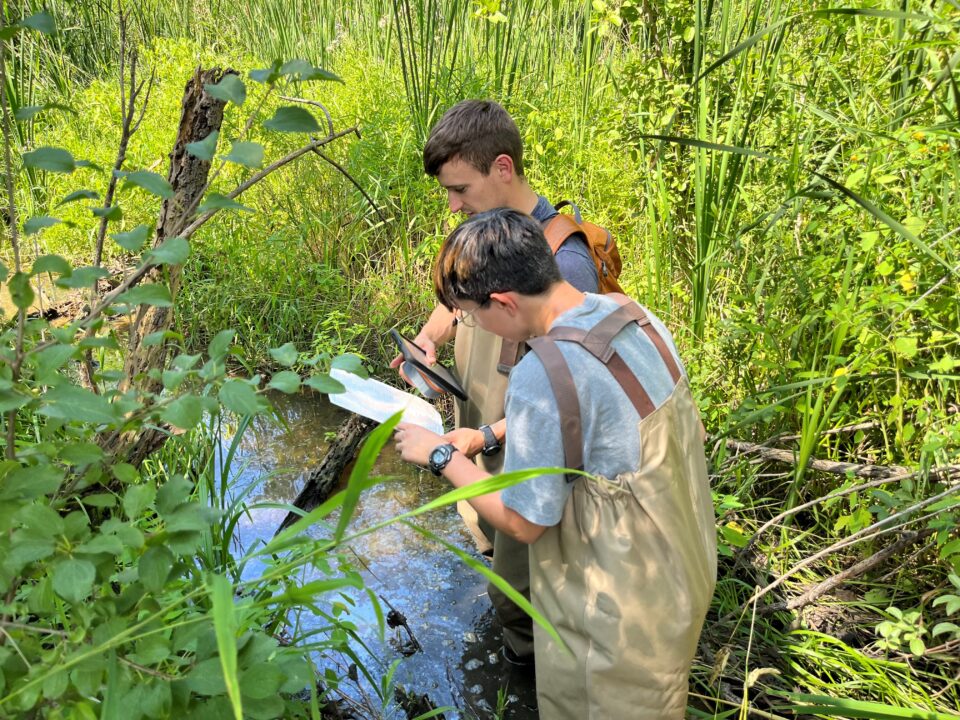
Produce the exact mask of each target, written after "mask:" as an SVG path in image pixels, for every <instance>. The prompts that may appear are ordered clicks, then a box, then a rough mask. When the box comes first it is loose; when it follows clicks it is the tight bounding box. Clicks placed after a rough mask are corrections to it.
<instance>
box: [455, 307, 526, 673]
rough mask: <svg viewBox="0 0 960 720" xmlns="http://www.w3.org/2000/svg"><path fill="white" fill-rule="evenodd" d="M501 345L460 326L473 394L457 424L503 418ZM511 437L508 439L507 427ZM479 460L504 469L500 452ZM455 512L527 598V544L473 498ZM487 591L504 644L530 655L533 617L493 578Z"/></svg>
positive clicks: (464, 370) (463, 372)
mask: <svg viewBox="0 0 960 720" xmlns="http://www.w3.org/2000/svg"><path fill="white" fill-rule="evenodd" d="M501 345H502V341H501V339H500V338H499V337H497V336H496V335H494V334H492V333H489V332H487V331H486V330H483V329H482V328H479V327H467V326H466V325H459V326H457V337H456V340H455V341H454V357H455V359H456V366H457V371H458V373H459V375H460V377H461V378H462V379H463V389H464V390H465V391H466V393H467V397H468V398H469V400H466V401H460V400H458V401H457V402H456V411H455V418H456V419H455V422H456V426H457V427H458V428H461V427H468V428H478V427H480V426H481V425H489V424H491V423H495V422H498V421H499V420H502V419H503V414H504V410H503V403H504V397H505V396H506V394H507V374H506V373H501V372H498V371H497V365H498V363H499V361H500V353H501ZM514 347H516V346H514ZM508 372H509V371H508ZM507 442H510V433H509V429H508V432H507ZM475 461H476V462H477V464H478V465H479V466H480V467H481V468H483V469H484V470H486V471H487V472H489V473H491V474H492V475H496V474H497V473H500V472H502V471H503V453H502V452H500V453H497V454H496V455H491V456H489V457H485V456H483V455H477V457H476V458H475ZM457 511H458V512H459V513H460V515H461V516H462V517H463V520H464V523H465V524H466V526H467V528H468V529H469V530H470V532H471V533H472V534H473V536H474V537H475V538H476V540H477V546H478V547H479V548H480V551H481V552H483V551H484V550H485V549H487V548H490V549H492V550H493V571H494V572H495V573H497V575H499V576H500V577H502V578H503V579H504V580H506V581H507V582H508V583H509V584H510V586H511V587H513V588H514V589H515V590H517V591H518V592H519V593H521V594H522V595H524V596H525V597H526V598H528V599H529V597H530V573H529V569H528V551H527V546H526V545H524V544H523V543H520V542H517V541H516V540H514V539H512V538H511V537H509V536H507V535H505V534H504V533H494V532H493V528H492V527H491V526H490V525H489V524H488V523H486V522H484V521H483V520H481V519H480V518H479V517H478V516H477V513H476V511H475V510H474V509H473V506H471V505H470V503H468V502H466V501H463V502H460V503H457ZM491 539H492V540H491ZM487 594H488V595H489V596H490V602H491V603H493V607H494V609H495V610H496V613H497V618H498V619H499V620H500V625H501V627H502V628H503V642H504V644H505V645H507V646H508V647H509V648H510V649H511V650H512V651H513V652H514V654H516V655H518V656H520V657H532V656H533V623H532V621H531V620H530V616H529V615H527V614H526V613H525V612H524V611H523V610H521V609H520V608H519V607H517V605H516V604H514V602H513V601H512V600H510V599H509V598H508V597H507V596H506V595H504V594H503V593H502V592H500V590H499V589H498V588H497V587H496V586H495V585H493V584H492V583H491V584H489V585H488V586H487Z"/></svg>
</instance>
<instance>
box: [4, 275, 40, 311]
mask: <svg viewBox="0 0 960 720" xmlns="http://www.w3.org/2000/svg"><path fill="white" fill-rule="evenodd" d="M9 287H10V299H11V300H13V304H14V305H16V306H17V307H18V308H20V309H21V310H26V309H27V308H28V307H30V306H31V305H32V304H33V299H34V297H35V295H34V292H33V287H32V286H31V285H30V276H29V275H27V273H24V272H18V273H15V274H14V276H13V277H12V278H11V279H10V283H9Z"/></svg>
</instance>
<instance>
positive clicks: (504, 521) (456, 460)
mask: <svg viewBox="0 0 960 720" xmlns="http://www.w3.org/2000/svg"><path fill="white" fill-rule="evenodd" d="M443 476H444V477H445V478H446V479H447V480H449V481H450V484H451V485H453V486H454V487H458V488H461V487H466V486H468V485H473V484H474V483H477V482H480V481H481V480H486V479H487V478H488V477H490V473H488V472H486V471H485V470H482V469H481V468H479V467H477V466H476V465H474V464H473V463H472V462H471V461H470V460H469V459H468V458H467V456H466V455H464V454H462V453H459V452H458V453H456V454H455V455H454V456H453V458H452V459H451V460H450V463H449V464H448V465H447V467H446V468H444V470H443ZM468 502H469V503H470V504H471V505H472V506H473V509H474V510H476V511H477V514H479V515H480V517H482V518H483V519H484V520H486V521H487V522H488V523H490V524H491V525H493V527H494V528H496V530H497V532H502V533H506V534H507V535H509V536H510V537H512V538H513V539H514V540H518V541H520V542H522V543H526V544H528V545H529V544H530V543H533V542H536V540H537V539H538V538H539V537H540V536H541V535H542V534H543V532H544V530H546V529H547V528H546V527H544V526H543V525H537V524H536V523H532V522H530V521H529V520H527V519H526V518H525V517H523V516H522V515H521V514H520V513H518V512H517V511H516V510H512V509H510V508H508V507H507V506H506V505H504V504H503V499H502V498H501V497H500V492H499V491H497V492H492V493H487V494H486V495H478V496H477V497H473V498H470V500H469V501H468Z"/></svg>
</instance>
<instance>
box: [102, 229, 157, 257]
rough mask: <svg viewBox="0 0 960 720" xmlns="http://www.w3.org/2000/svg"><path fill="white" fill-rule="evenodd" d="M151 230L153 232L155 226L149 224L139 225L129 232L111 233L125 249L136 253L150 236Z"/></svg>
mask: <svg viewBox="0 0 960 720" xmlns="http://www.w3.org/2000/svg"><path fill="white" fill-rule="evenodd" d="M151 232H153V228H152V227H150V226H149V225H137V226H136V227H135V228H134V229H133V230H128V231H127V232H118V233H110V237H112V238H113V239H114V240H115V241H116V242H117V245H119V246H120V247H122V248H123V249H124V250H129V251H130V252H133V253H135V252H140V248H142V247H143V244H144V243H145V242H146V241H147V238H148V237H150V233H151Z"/></svg>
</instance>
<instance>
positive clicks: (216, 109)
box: [121, 68, 234, 392]
mask: <svg viewBox="0 0 960 720" xmlns="http://www.w3.org/2000/svg"><path fill="white" fill-rule="evenodd" d="M232 72H234V71H233V70H226V71H224V70H221V69H220V68H211V69H209V70H202V69H200V68H197V70H196V72H195V73H194V75H193V77H192V78H191V79H190V81H189V82H188V83H187V86H186V88H185V90H184V93H183V103H182V105H181V110H180V127H179V129H178V130H177V140H176V142H175V143H174V146H173V150H172V151H171V152H170V171H169V173H168V174H167V180H168V182H169V183H170V185H171V186H172V187H173V197H171V198H169V199H167V200H164V202H163V206H162V207H161V209H160V219H159V221H158V222H157V232H156V236H155V238H154V243H153V246H154V247H157V246H159V245H161V244H163V242H164V241H166V240H168V239H169V238H172V237H176V236H177V235H179V234H180V233H181V232H183V230H184V228H185V227H186V226H187V225H188V223H189V219H190V216H191V215H193V214H194V211H195V210H196V207H197V205H198V203H199V201H200V196H201V194H202V193H203V190H204V188H205V187H206V185H207V177H208V175H209V173H210V161H209V160H201V159H200V158H198V157H195V156H193V155H191V154H190V153H188V152H187V144H188V143H192V142H199V141H200V140H203V139H205V138H206V137H208V136H209V135H210V133H212V132H215V131H216V132H219V131H220V126H221V125H222V124H223V110H224V106H225V105H226V102H225V101H223V100H218V99H217V98H215V97H213V96H212V95H210V94H209V93H207V92H206V91H205V90H204V89H203V88H204V85H206V84H216V83H218V82H220V80H221V79H222V78H223V76H224V75H227V74H229V73H232ZM144 280H145V282H166V283H167V285H168V287H169V288H170V296H171V297H172V298H173V299H174V301H176V296H177V290H178V288H179V286H180V266H179V265H175V266H165V267H162V268H154V269H153V270H151V271H150V273H149V274H148V275H147V276H146V278H144ZM172 322H173V307H156V306H153V305H141V306H140V307H139V308H138V309H137V311H136V316H135V318H134V321H133V322H132V323H131V326H130V341H129V352H128V353H127V358H126V361H125V363H124V368H123V379H122V380H121V389H122V390H125V389H127V388H129V387H131V386H137V387H140V388H141V389H143V390H147V391H150V392H158V391H159V390H160V389H161V387H162V384H161V383H160V381H158V380H151V379H149V378H148V377H147V371H148V370H150V369H151V368H159V367H163V366H164V363H165V361H166V356H167V345H166V343H159V344H157V345H151V346H144V345H143V339H144V338H145V337H146V336H147V335H150V334H151V333H154V332H158V331H161V330H168V329H169V328H170V326H171V324H172Z"/></svg>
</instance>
